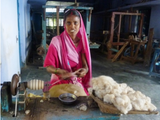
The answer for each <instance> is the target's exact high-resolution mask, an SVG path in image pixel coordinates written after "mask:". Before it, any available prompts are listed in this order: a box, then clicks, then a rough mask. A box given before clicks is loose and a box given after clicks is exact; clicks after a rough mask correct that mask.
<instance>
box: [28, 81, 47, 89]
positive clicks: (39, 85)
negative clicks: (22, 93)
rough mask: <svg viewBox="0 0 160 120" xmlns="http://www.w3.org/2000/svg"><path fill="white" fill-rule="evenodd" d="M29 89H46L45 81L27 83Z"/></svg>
mask: <svg viewBox="0 0 160 120" xmlns="http://www.w3.org/2000/svg"><path fill="white" fill-rule="evenodd" d="M27 88H29V89H31V90H40V89H43V88H44V81H42V80H37V79H34V80H31V81H29V82H27Z"/></svg>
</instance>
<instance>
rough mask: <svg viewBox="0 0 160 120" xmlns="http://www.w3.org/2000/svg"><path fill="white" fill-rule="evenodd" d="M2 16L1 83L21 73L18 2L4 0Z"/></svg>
mask: <svg viewBox="0 0 160 120" xmlns="http://www.w3.org/2000/svg"><path fill="white" fill-rule="evenodd" d="M0 9H1V11H0V15H1V21H0V24H1V27H0V29H1V34H0V38H1V39H0V40H1V63H2V64H1V66H0V67H1V71H0V77H1V83H3V82H4V81H11V78H12V76H13V74H15V73H16V74H18V73H20V61H19V38H18V19H17V18H18V16H17V0H2V1H1V7H0Z"/></svg>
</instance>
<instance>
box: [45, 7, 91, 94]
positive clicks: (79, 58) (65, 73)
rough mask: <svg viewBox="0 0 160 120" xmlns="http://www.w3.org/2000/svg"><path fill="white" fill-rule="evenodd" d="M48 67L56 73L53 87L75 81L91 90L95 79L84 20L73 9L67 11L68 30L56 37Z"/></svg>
mask: <svg viewBox="0 0 160 120" xmlns="http://www.w3.org/2000/svg"><path fill="white" fill-rule="evenodd" d="M44 67H46V68H47V71H48V72H50V73H52V76H51V82H50V84H51V86H50V88H51V87H52V86H55V85H58V84H75V85H77V86H80V87H81V88H83V89H84V91H85V92H86V94H87V95H88V92H87V89H88V87H89V81H90V78H91V58H90V50H89V45H88V40H87V36H86V31H85V27H84V23H83V20H82V17H81V15H80V13H79V12H78V11H77V10H75V9H69V10H67V11H66V12H65V14H64V32H63V33H61V34H60V35H59V36H56V37H53V38H52V41H51V43H50V46H49V49H48V52H47V55H46V58H45V61H44Z"/></svg>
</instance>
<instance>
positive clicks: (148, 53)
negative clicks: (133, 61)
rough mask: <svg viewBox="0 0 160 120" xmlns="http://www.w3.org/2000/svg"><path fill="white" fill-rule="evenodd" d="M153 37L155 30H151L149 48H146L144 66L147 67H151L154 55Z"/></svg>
mask: <svg viewBox="0 0 160 120" xmlns="http://www.w3.org/2000/svg"><path fill="white" fill-rule="evenodd" d="M153 35H154V29H153V28H151V29H150V30H149V39H148V43H147V48H146V51H145V55H144V65H145V66H149V65H150V60H151V54H152V43H153Z"/></svg>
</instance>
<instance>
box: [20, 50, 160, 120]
mask: <svg viewBox="0 0 160 120" xmlns="http://www.w3.org/2000/svg"><path fill="white" fill-rule="evenodd" d="M91 57H92V70H93V71H92V74H93V77H97V76H99V75H107V76H111V77H112V78H114V80H115V81H117V82H118V83H127V84H128V86H130V87H132V88H133V89H134V90H139V91H141V92H142V93H143V94H145V95H146V96H149V97H150V98H151V100H152V103H153V104H154V105H155V106H156V107H157V108H158V111H160V78H156V77H150V76H149V75H148V72H149V67H146V66H144V65H143V64H142V63H136V64H134V65H132V64H131V63H130V62H127V61H116V62H114V63H112V62H111V60H107V59H106V55H104V54H102V53H101V52H99V50H98V49H92V50H91ZM32 79H40V80H44V81H49V80H50V74H49V73H47V72H46V69H44V68H41V69H38V67H36V66H27V67H25V68H23V69H22V74H21V80H22V81H29V80H32ZM29 92H31V93H34V94H36V95H41V96H42V94H43V93H42V91H41V90H40V91H33V90H28V93H29ZM120 120H160V116H159V115H122V116H121V117H120Z"/></svg>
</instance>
